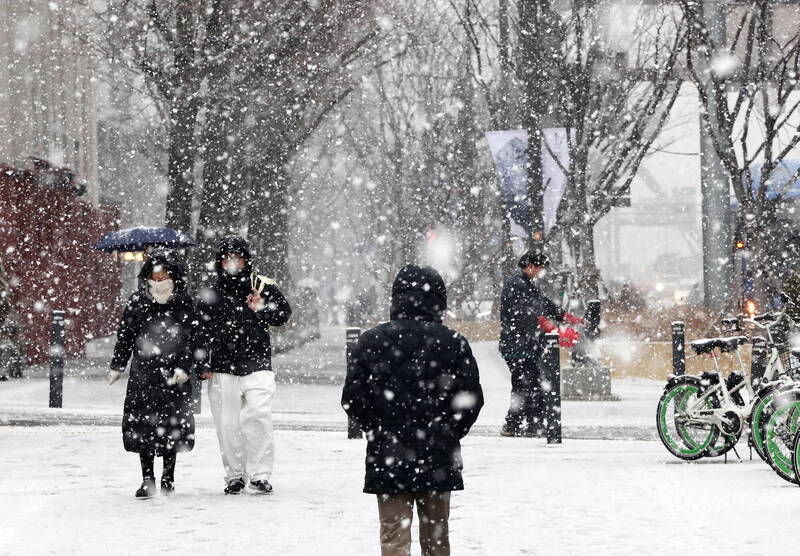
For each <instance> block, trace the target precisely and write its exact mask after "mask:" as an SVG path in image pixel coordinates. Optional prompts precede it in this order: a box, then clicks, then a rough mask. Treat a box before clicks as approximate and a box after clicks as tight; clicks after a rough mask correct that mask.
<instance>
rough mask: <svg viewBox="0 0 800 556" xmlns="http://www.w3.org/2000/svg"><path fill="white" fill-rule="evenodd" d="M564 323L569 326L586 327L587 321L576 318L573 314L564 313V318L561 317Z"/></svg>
mask: <svg viewBox="0 0 800 556" xmlns="http://www.w3.org/2000/svg"><path fill="white" fill-rule="evenodd" d="M561 321H562V322H566V323H567V324H577V325H578V326H586V321H585V320H583V319H582V318H580V317H576V316H575V315H573V314H572V313H564V316H562V317H561Z"/></svg>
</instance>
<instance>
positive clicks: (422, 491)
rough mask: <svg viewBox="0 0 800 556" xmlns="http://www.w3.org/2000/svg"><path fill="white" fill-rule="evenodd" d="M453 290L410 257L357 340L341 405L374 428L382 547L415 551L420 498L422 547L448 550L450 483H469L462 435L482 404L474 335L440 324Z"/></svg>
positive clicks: (371, 467)
mask: <svg viewBox="0 0 800 556" xmlns="http://www.w3.org/2000/svg"><path fill="white" fill-rule="evenodd" d="M446 307H447V290H446V288H445V285H444V281H443V280H442V277H441V276H440V275H439V273H438V272H436V271H435V270H434V269H432V268H430V267H420V266H416V265H407V266H405V267H404V268H403V269H402V270H400V272H399V274H398V275H397V278H396V279H395V281H394V285H393V286H392V304H391V320H390V321H389V322H388V323H385V324H381V325H379V326H377V327H375V328H373V329H371V330H368V331H367V332H365V333H364V334H363V335H362V336H361V338H360V339H359V341H358V343H357V344H356V345H355V347H354V349H353V352H352V357H351V360H350V365H349V366H348V369H347V379H346V381H345V385H344V389H343V391H342V407H344V409H345V411H346V412H347V414H348V415H349V416H350V417H351V418H352V419H354V420H355V421H356V422H358V424H359V425H360V427H361V429H362V430H364V431H365V432H366V434H367V458H366V477H365V480H364V492H366V493H371V494H375V495H377V499H378V515H379V519H380V542H381V554H382V555H383V556H409V555H410V554H411V552H410V551H411V522H412V518H413V511H414V505H416V506H417V513H418V515H419V521H420V524H419V539H420V544H421V545H422V554H423V555H425V556H447V555H449V554H450V540H449V532H448V527H449V526H448V520H449V515H450V493H451V491H454V490H462V489H463V488H464V482H463V480H462V477H461V469H462V461H461V445H460V440H461V439H462V438H463V437H464V436H466V434H467V433H468V432H469V429H470V427H471V426H472V425H473V423H475V420H476V419H477V418H478V413H479V412H480V410H481V407H482V406H483V391H482V390H481V385H480V381H479V377H478V366H477V364H476V362H475V358H474V357H473V356H472V351H471V349H470V346H469V343H468V342H467V340H466V339H465V338H464V337H463V336H461V335H460V334H458V333H457V332H455V331H454V330H451V329H449V328H447V327H446V326H444V325H443V324H442V316H443V315H444V311H445V309H446Z"/></svg>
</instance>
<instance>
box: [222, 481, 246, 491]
mask: <svg viewBox="0 0 800 556" xmlns="http://www.w3.org/2000/svg"><path fill="white" fill-rule="evenodd" d="M244 487H245V484H244V481H243V480H241V479H232V480H231V482H229V483H228V486H226V487H225V494H241V492H242V491H243V490H244Z"/></svg>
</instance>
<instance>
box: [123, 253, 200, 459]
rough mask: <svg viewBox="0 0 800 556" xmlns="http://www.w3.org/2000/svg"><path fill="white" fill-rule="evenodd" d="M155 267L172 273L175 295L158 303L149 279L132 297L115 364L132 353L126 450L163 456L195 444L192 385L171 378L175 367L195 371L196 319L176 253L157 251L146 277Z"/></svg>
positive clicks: (144, 272) (125, 361)
mask: <svg viewBox="0 0 800 556" xmlns="http://www.w3.org/2000/svg"><path fill="white" fill-rule="evenodd" d="M156 265H161V266H163V267H164V268H166V269H167V270H168V271H169V273H170V274H171V276H172V280H173V283H174V285H175V286H174V290H173V293H172V296H171V297H170V298H169V299H168V300H167V302H166V303H158V302H157V301H156V300H155V299H153V297H152V296H151V295H150V291H149V289H148V285H147V281H146V279H145V282H144V285H143V286H142V287H141V288H140V289H139V290H138V291H136V292H135V293H134V294H133V295H131V297H130V299H128V303H127V305H125V311H124V313H123V315H122V319H121V321H120V323H119V329H118V331H117V343H116V345H115V346H114V358H113V359H112V361H111V368H112V369H115V370H118V371H124V370H125V367H126V366H127V364H128V360H130V359H131V356H133V360H134V364H131V375H130V378H129V379H128V388H127V390H126V393H125V406H124V409H123V419H122V440H123V444H124V446H125V449H126V450H127V451H129V452H141V453H152V452H154V453H156V454H159V455H160V454H163V453H165V452H169V451H188V450H191V449H192V447H193V446H194V414H193V413H192V403H191V399H192V384H191V382H186V383H184V384H170V383H169V382H168V381H170V379H172V378H173V374H174V372H175V369H177V368H180V369H182V370H183V371H184V372H186V373H190V372H191V369H192V366H193V364H194V356H193V347H192V336H193V333H194V331H195V329H196V326H197V322H198V321H197V318H196V315H195V311H194V306H193V303H192V298H191V297H190V295H189V292H188V289H187V285H186V269H185V267H184V265H183V261H182V260H181V258H180V257H179V256H178V255H177V254H176V253H175V252H174V251H171V250H168V249H158V250H156V251H154V252H153V254H152V256H151V257H150V258H149V259H148V260H147V262H145V263H144V266H143V267H142V275H143V276H145V277H149V276H151V275H152V273H153V268H154V267H155V266H156Z"/></svg>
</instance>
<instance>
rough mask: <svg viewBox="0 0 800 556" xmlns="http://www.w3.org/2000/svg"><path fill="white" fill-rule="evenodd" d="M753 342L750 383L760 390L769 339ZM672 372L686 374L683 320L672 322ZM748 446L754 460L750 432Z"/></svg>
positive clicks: (725, 455)
mask: <svg viewBox="0 0 800 556" xmlns="http://www.w3.org/2000/svg"><path fill="white" fill-rule="evenodd" d="M752 343H753V347H752V357H751V360H750V383H751V385H752V386H753V390H754V391H756V392H758V387H759V384H760V383H761V379H762V378H763V377H764V372H765V371H766V368H767V339H766V338H764V337H763V336H755V337H753V341H752ZM672 374H674V375H675V376H681V375H684V374H686V324H685V323H684V322H682V321H675V322H673V323H672ZM747 446H748V448H749V449H750V460H751V461H752V459H753V445H752V437H751V435H749V434H748V436H747ZM737 455H738V454H737ZM724 457H725V463H728V453H727V452H726V453H725V454H724ZM740 460H741V458H740Z"/></svg>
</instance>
